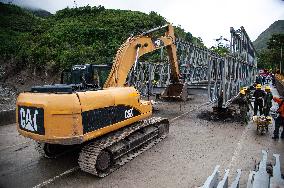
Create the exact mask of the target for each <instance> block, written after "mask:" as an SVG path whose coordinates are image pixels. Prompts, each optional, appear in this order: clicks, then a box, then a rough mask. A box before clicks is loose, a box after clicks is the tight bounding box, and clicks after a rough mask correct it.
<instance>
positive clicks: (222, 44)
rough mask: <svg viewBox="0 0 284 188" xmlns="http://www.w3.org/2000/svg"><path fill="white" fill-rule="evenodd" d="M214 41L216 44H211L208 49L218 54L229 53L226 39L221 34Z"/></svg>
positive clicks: (224, 54)
mask: <svg viewBox="0 0 284 188" xmlns="http://www.w3.org/2000/svg"><path fill="white" fill-rule="evenodd" d="M215 41H216V42H217V45H216V46H212V47H211V48H210V50H212V51H213V52H215V53H217V54H219V55H220V56H226V55H227V54H229V53H230V48H229V45H228V41H229V40H228V39H226V38H224V37H223V36H220V37H219V38H218V39H215Z"/></svg>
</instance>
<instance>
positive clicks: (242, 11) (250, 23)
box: [0, 0, 284, 47]
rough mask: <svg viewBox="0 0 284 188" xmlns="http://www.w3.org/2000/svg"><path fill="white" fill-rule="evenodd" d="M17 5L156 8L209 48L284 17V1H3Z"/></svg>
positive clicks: (54, 8) (255, 33)
mask: <svg viewBox="0 0 284 188" xmlns="http://www.w3.org/2000/svg"><path fill="white" fill-rule="evenodd" d="M0 1H2V2H3V1H4V2H7V1H10V2H13V3H14V4H17V5H23V6H30V7H35V8H41V9H45V10H47V11H49V12H51V13H55V12H56V11H57V10H60V9H63V8H65V7H67V6H68V7H70V8H72V7H75V6H78V7H80V6H86V5H90V6H97V5H102V6H104V7H105V8H111V9H123V10H137V11H142V12H145V13H149V12H150V11H155V12H157V13H159V14H160V15H162V16H163V17H165V18H166V19H167V20H168V21H169V22H171V23H173V24H174V25H181V27H182V28H184V29H185V30H186V31H189V32H191V33H192V34H193V35H194V36H196V37H201V38H202V39H203V41H204V43H205V45H206V46H207V47H211V46H212V45H214V44H215V40H214V39H216V38H219V37H220V36H221V35H222V36H224V37H227V38H229V36H230V27H234V28H235V29H238V28H239V27H240V26H244V28H245V29H246V31H247V33H248V35H249V36H250V39H251V40H252V41H254V40H255V39H256V38H257V37H258V35H259V34H260V33H261V32H263V31H264V30H265V29H266V28H268V27H269V26H270V25H271V24H272V23H273V22H274V21H277V20H284V0H76V1H75V3H76V5H75V3H74V0H0Z"/></svg>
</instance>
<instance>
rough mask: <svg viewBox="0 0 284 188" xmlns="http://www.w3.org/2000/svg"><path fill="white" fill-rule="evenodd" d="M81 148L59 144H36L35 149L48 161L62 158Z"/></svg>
mask: <svg viewBox="0 0 284 188" xmlns="http://www.w3.org/2000/svg"><path fill="white" fill-rule="evenodd" d="M79 147H80V146H79V145H76V146H74V145H72V146H65V145H58V144H48V143H43V142H35V149H36V150H37V151H38V153H39V154H40V155H41V156H43V157H45V158H48V159H55V158H58V157H61V156H62V155H65V154H67V153H69V152H72V151H74V150H77V149H78V148H79Z"/></svg>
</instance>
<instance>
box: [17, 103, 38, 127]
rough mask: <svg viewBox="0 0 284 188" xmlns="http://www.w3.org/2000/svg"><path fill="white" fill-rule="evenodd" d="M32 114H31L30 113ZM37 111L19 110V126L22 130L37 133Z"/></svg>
mask: <svg viewBox="0 0 284 188" xmlns="http://www.w3.org/2000/svg"><path fill="white" fill-rule="evenodd" d="M32 112H33V113H32ZM38 114H39V113H38V110H30V109H28V108H26V110H25V109H24V108H20V111H19V116H20V117H19V121H20V126H21V127H22V128H23V129H26V130H29V131H32V132H37V131H38V125H37V122H38V121H37V117H38Z"/></svg>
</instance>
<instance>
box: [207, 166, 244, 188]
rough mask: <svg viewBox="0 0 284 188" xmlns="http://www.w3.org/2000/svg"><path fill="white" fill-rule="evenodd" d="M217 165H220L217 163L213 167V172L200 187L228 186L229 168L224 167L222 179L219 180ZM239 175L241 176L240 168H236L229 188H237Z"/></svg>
mask: <svg viewBox="0 0 284 188" xmlns="http://www.w3.org/2000/svg"><path fill="white" fill-rule="evenodd" d="M219 167H220V165H217V166H216V167H215V169H214V171H213V173H212V174H211V175H210V176H209V177H208V178H207V180H206V181H205V183H204V185H203V186H202V188H228V187H229V180H228V177H229V172H230V170H229V169H226V170H225V174H224V177H223V179H222V180H221V181H219V178H220V177H219V176H220V172H219ZM240 177H241V169H238V170H237V176H236V178H235V179H234V181H233V182H232V184H231V186H230V188H239V181H240Z"/></svg>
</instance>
